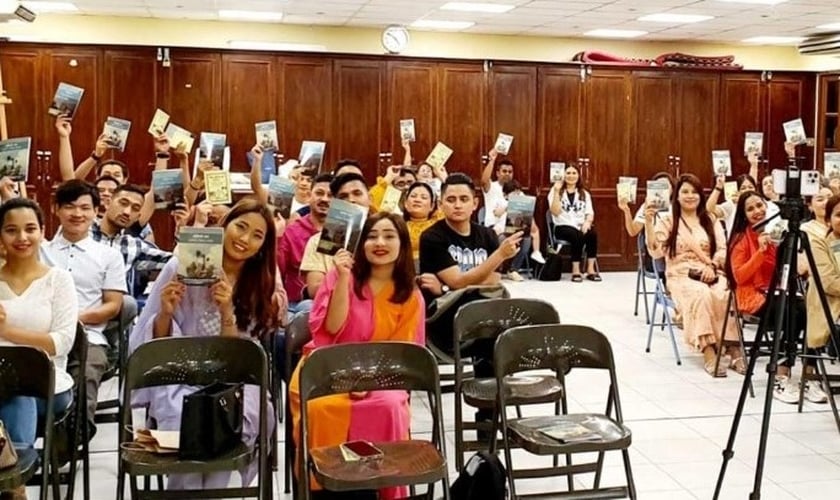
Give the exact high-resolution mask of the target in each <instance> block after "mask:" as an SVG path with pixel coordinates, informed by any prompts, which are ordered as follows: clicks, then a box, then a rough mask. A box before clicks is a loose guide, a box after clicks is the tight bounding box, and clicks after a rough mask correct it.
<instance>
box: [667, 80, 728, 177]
mask: <svg viewBox="0 0 840 500" xmlns="http://www.w3.org/2000/svg"><path fill="white" fill-rule="evenodd" d="M675 83H676V92H675V98H676V99H675V107H676V127H675V133H676V148H675V151H677V155H678V156H679V158H680V160H679V167H680V172H681V173H683V172H684V173H688V172H691V173H693V174H695V175H697V176H699V177H700V180H701V181H702V182H703V185H705V186H711V185H712V177H713V176H712V167H711V165H712V150H713V149H716V146H717V143H718V136H719V132H718V116H719V114H718V103H719V98H720V77H719V76H718V75H717V74H714V73H711V74H706V73H680V74H677V75H676V81H675ZM742 143H743V141H742ZM742 149H743V148H740V149H738V150H733V151H731V155H732V158H733V159H735V158H736V157H738V156H739V151H741V150H742ZM740 156H743V155H740Z"/></svg>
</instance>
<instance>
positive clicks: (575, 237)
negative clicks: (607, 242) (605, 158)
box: [548, 163, 601, 283]
mask: <svg viewBox="0 0 840 500" xmlns="http://www.w3.org/2000/svg"><path fill="white" fill-rule="evenodd" d="M548 200H549V210H550V211H551V218H552V220H553V222H554V237H555V238H556V239H558V240H564V241H568V242H569V243H570V245H571V250H572V252H571V253H572V281H573V282H575V283H580V282H581V281H583V276H582V275H581V261H582V260H583V251H584V248H585V249H586V279H588V280H589V281H601V275H600V274H599V273H598V271H597V270H596V269H595V261H596V257H597V255H598V235H597V234H596V233H595V229H594V228H593V227H592V224H593V222H594V221H595V209H594V208H592V195H591V194H590V193H589V191H587V190H586V188H584V187H583V183H582V181H581V179H580V170H578V168H577V166H576V165H574V164H571V163H570V164H568V165H567V166H566V170H565V173H564V179H563V181H561V182H555V183H554V186H552V187H551V190H550V191H549V193H548Z"/></svg>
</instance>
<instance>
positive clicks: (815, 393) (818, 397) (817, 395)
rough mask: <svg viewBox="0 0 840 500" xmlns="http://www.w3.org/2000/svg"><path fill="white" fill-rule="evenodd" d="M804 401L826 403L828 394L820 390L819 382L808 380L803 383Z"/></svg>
mask: <svg viewBox="0 0 840 500" xmlns="http://www.w3.org/2000/svg"><path fill="white" fill-rule="evenodd" d="M805 399H807V400H808V401H810V402H812V403H828V394H826V393H825V391H824V390H822V387H820V383H819V382H817V381H816V380H809V381H807V382H805Z"/></svg>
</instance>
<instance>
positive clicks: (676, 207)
mask: <svg viewBox="0 0 840 500" xmlns="http://www.w3.org/2000/svg"><path fill="white" fill-rule="evenodd" d="M683 184H690V185H691V186H692V187H693V188H694V190H695V191H697V195H698V196H700V202H699V204H698V205H697V218H698V219H700V226H701V227H702V228H703V230H704V231H706V234H707V235H708V237H709V251H710V253H709V257H711V256H713V255H714V254H715V252H716V251H717V239H716V238H715V226H714V225H715V222H714V221H713V220H712V216H710V215H709V213H708V212H707V211H706V195H704V194H703V185H702V184H701V183H700V179H698V178H697V176H696V175H694V174H683V175H681V176H680V178H679V180H677V186H676V188H675V189H674V192H673V193H672V194H671V212H672V224H671V234H670V235H668V255H670V256H671V257H672V258H673V257H675V256H676V255H677V233H678V232H679V229H680V220H682V207H681V206H680V204H679V202H678V198H679V193H680V187H682V185H683Z"/></svg>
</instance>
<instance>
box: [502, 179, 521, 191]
mask: <svg viewBox="0 0 840 500" xmlns="http://www.w3.org/2000/svg"><path fill="white" fill-rule="evenodd" d="M514 191H522V184H520V183H519V181H517V180H516V179H514V180H511V181H508V182H505V183H504V184H502V194H510V193H512V192H514Z"/></svg>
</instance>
